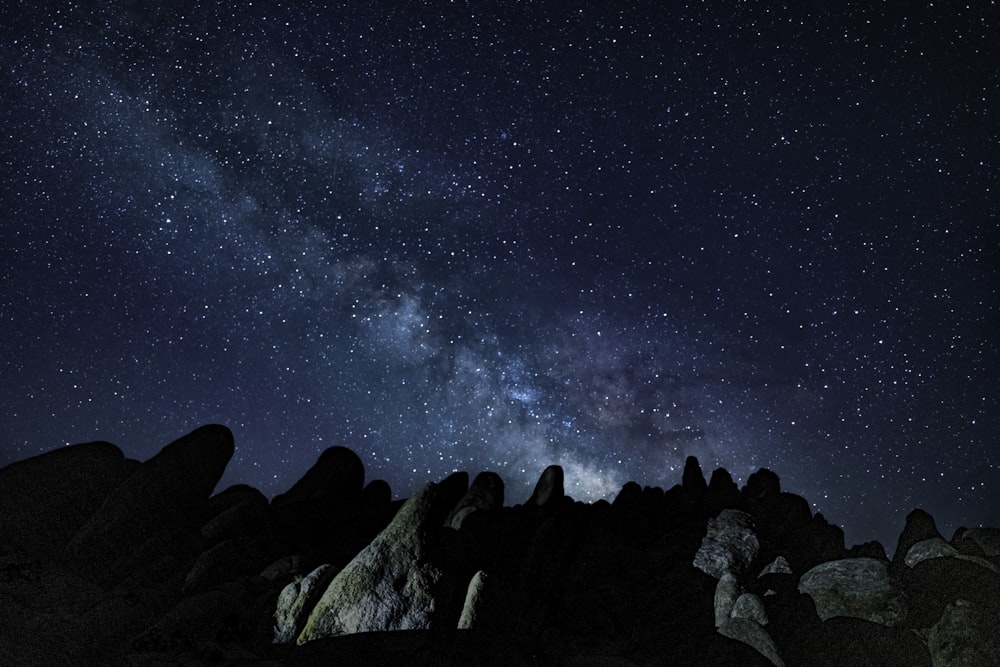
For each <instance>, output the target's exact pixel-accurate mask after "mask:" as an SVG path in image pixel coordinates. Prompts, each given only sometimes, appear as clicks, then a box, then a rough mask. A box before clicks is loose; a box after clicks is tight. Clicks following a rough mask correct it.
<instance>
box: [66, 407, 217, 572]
mask: <svg viewBox="0 0 1000 667" xmlns="http://www.w3.org/2000/svg"><path fill="white" fill-rule="evenodd" d="M232 455H233V434H232V433H231V432H230V431H229V429H228V428H226V427H225V426H221V425H218V424H210V425H208V426H202V427H201V428H198V429H196V430H194V431H192V432H191V433H189V434H188V435H186V436H184V437H182V438H179V439H178V440H175V441H174V442H172V443H170V444H169V445H167V446H166V447H164V448H163V449H162V450H161V451H160V453H158V454H157V455H156V456H154V457H153V458H151V459H149V460H148V461H146V462H145V463H143V464H142V465H140V466H138V467H137V468H136V469H135V471H134V472H133V473H132V474H131V475H130V476H129V477H128V478H127V479H126V480H125V481H124V482H122V483H121V484H120V485H119V486H118V487H117V488H116V489H115V490H114V491H113V492H112V493H111V494H109V495H108V497H107V498H106V499H105V501H104V502H103V503H102V504H101V506H100V507H99V508H98V509H97V511H96V512H94V514H93V515H92V516H91V517H90V519H89V520H88V521H87V523H86V524H84V526H83V527H82V528H81V529H80V530H79V532H77V533H76V535H75V536H74V537H73V539H72V540H71V541H70V543H69V545H68V547H67V551H68V553H69V555H70V556H71V558H72V559H73V560H74V561H75V562H76V563H77V564H78V565H79V566H80V567H81V569H83V570H84V571H87V572H89V573H91V574H94V575H98V576H100V577H102V578H108V577H110V578H115V577H116V576H120V575H121V574H122V572H121V567H122V566H125V565H128V564H129V563H128V561H129V559H130V558H131V556H132V555H133V553H134V552H135V551H136V550H137V549H138V548H140V546H141V545H144V544H147V543H151V541H154V538H156V540H155V541H158V542H162V541H163V540H162V539H160V537H161V536H173V535H177V534H179V533H182V532H186V531H196V530H197V528H198V527H200V525H201V524H202V522H203V520H204V519H205V514H206V511H207V502H208V498H209V495H210V494H211V493H212V490H213V489H214V488H215V485H216V484H217V483H218V482H219V479H220V478H221V477H222V473H223V472H224V471H225V468H226V464H228V463H229V459H230V458H231V457H232Z"/></svg>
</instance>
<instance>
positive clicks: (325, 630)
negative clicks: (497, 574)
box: [297, 478, 468, 644]
mask: <svg viewBox="0 0 1000 667" xmlns="http://www.w3.org/2000/svg"><path fill="white" fill-rule="evenodd" d="M466 480H467V478H466ZM467 484H468V482H467V481H466V486H467ZM451 487H454V488H455V489H460V490H461V492H462V493H463V494H464V492H465V489H462V488H461V486H459V485H457V484H452V483H451V481H450V479H449V480H445V481H444V482H442V483H441V484H434V483H433V482H431V483H428V484H427V485H426V486H425V487H424V488H423V489H421V490H420V491H419V492H417V493H416V494H414V495H413V496H412V497H411V498H410V499H409V500H407V501H406V503H405V504H404V505H403V507H402V508H400V510H399V512H398V513H397V514H396V516H395V517H394V518H393V520H392V522H391V523H390V524H389V525H388V526H387V527H386V528H385V530H383V531H382V532H381V533H379V535H378V536H377V537H376V538H375V539H374V540H373V541H372V542H371V544H369V545H368V546H367V547H365V548H364V549H362V550H361V552H360V553H359V554H358V555H357V556H356V557H355V558H354V559H353V560H352V561H351V562H349V563H348V564H347V565H346V567H344V569H343V570H341V571H340V572H339V573H338V574H337V576H336V577H334V579H333V581H331V582H330V585H329V586H328V587H327V589H326V591H325V592H324V593H323V595H322V597H321V598H320V600H319V601H318V602H317V604H316V606H315V608H314V609H313V610H312V612H311V613H310V615H309V618H308V620H307V621H306V624H305V627H304V628H303V630H302V633H301V634H300V635H299V637H298V640H297V642H298V643H299V644H304V643H306V642H309V641H312V640H314V639H320V638H322V637H332V636H337V635H344V634H351V633H357V632H377V631H386V630H415V629H421V628H430V627H433V626H435V625H440V624H441V623H444V624H446V625H451V627H455V626H456V625H457V621H458V618H457V617H458V613H459V612H458V609H460V605H461V600H460V599H459V600H457V601H455V600H451V599H449V598H450V596H452V595H455V594H456V593H457V589H456V588H454V583H455V582H453V581H449V580H448V579H449V577H448V576H447V575H448V573H447V572H445V571H444V569H443V568H442V567H440V565H439V564H438V563H436V562H435V560H434V555H435V554H434V551H435V546H436V544H437V543H438V542H439V541H440V531H441V528H442V526H443V523H444V518H445V516H446V515H447V513H448V511H449V510H450V509H451V508H452V507H453V505H454V503H455V502H457V501H458V500H459V498H460V496H458V497H455V496H451V497H449V495H450V494H449V493H447V491H448V490H449V489H450V488H451ZM457 594H459V595H460V593H457ZM452 606H454V608H455V610H456V611H455V618H453V619H445V620H441V619H442V617H446V616H447V614H448V612H450V611H451V607H452ZM439 620H441V623H439V622H438V621H439ZM449 621H450V622H449Z"/></svg>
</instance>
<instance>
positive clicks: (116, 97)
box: [0, 3, 1000, 550]
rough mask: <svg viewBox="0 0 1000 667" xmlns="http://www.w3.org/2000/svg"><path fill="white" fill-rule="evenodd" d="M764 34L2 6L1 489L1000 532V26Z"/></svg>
mask: <svg viewBox="0 0 1000 667" xmlns="http://www.w3.org/2000/svg"><path fill="white" fill-rule="evenodd" d="M44 4H45V3H43V5H44ZM661 4H662V5H668V7H661V6H660V5H661ZM764 7H765V6H764V5H760V6H755V5H746V4H744V3H740V4H736V5H731V4H730V3H718V4H717V6H716V7H715V8H713V7H711V6H709V7H706V6H703V5H702V4H700V3H686V4H685V3H648V4H647V3H635V4H634V5H633V6H632V8H631V9H628V10H619V9H614V8H606V9H601V8H596V7H594V8H591V7H586V8H583V7H582V6H581V7H569V6H567V7H556V6H554V5H549V4H526V5H520V4H518V5H515V4H513V3H511V4H510V5H509V6H504V5H501V6H498V7H495V6H492V5H491V6H489V7H487V6H482V7H479V6H477V5H476V4H475V3H471V4H461V3H420V4H417V3H411V4H410V5H408V6H407V7H406V8H402V9H389V6H388V4H386V5H384V6H383V5H380V4H379V3H375V4H372V5H365V6H363V7H361V6H356V5H355V4H353V3H352V4H349V5H346V6H343V7H335V6H323V7H321V6H318V5H316V4H313V3H294V4H293V5H292V6H289V7H280V6H275V5H273V3H253V4H247V5H245V6H244V5H231V4H226V3H220V4H214V3H206V4H199V3H170V4H169V5H164V6H163V7H158V8H154V7H145V6H143V5H140V4H138V3H134V4H130V5H129V7H128V8H115V9H113V10H112V9H98V8H93V7H89V8H88V7H84V6H78V5H68V6H67V7H64V8H62V9H48V8H46V7H44V6H43V7H36V6H34V5H28V6H24V7H20V8H16V9H15V8H7V9H4V10H2V13H3V16H2V20H0V25H3V26H5V27H3V28H2V29H0V37H2V46H0V49H2V50H0V60H2V63H3V75H2V78H0V96H2V99H3V100H4V103H3V105H2V109H0V129H2V130H3V140H2V144H0V164H2V167H3V172H4V178H3V185H2V186H0V197H2V199H0V203H2V206H3V217H2V219H0V226H2V242H0V248H2V251H3V262H2V264H3V267H2V269H0V271H2V273H0V279H2V282H0V323H2V324H0V326H2V330H3V333H4V335H3V337H2V342H0V381H2V387H3V388H2V389H0V411H2V414H3V418H2V421H0V464H3V463H8V462H10V461H14V460H17V459H21V458H24V457H27V456H30V455H34V454H37V453H39V452H41V451H45V450H48V449H51V448H53V447H56V446H59V445H61V444H65V443H70V442H82V441H87V440H94V439H104V440H110V441H112V442H115V443H116V444H118V445H119V446H121V447H122V448H123V449H124V450H125V452H126V454H127V455H129V456H132V457H134V458H139V459H145V458H148V457H149V456H151V455H152V454H154V453H155V452H156V451H158V449H159V448H160V447H162V446H163V445H164V444H166V442H168V441H170V440H172V439H174V438H175V437H178V436H180V435H182V434H184V433H185V432H187V431H188V430H190V429H192V428H194V427H196V426H198V425H200V424H202V423H207V422H221V423H224V424H227V425H228V426H229V427H230V428H232V430H233V431H234V434H235V437H236V443H237V452H236V455H235V457H234V460H233V462H232V463H231V465H230V467H229V469H228V471H227V473H226V477H225V478H224V480H223V485H228V484H232V483H237V482H246V483H250V484H252V485H255V486H257V487H258V488H260V489H261V490H262V491H264V492H265V493H266V494H268V495H274V494H276V493H279V492H281V491H283V490H285V489H287V488H288V487H289V486H290V485H291V484H292V483H293V482H294V481H295V480H296V479H297V478H298V477H299V476H301V474H302V473H303V472H304V471H305V470H306V469H307V468H308V467H309V466H310V465H311V464H312V463H313V462H314V461H315V460H316V458H317V456H318V455H319V453H320V452H321V451H322V450H323V449H325V448H326V447H328V446H331V445H337V444H339V445H346V446H348V447H351V448H352V449H354V450H355V451H357V452H358V453H359V454H360V455H361V457H362V459H363V460H364V461H365V463H366V467H367V470H368V476H369V478H376V477H382V478H384V479H387V480H388V481H389V482H390V483H391V485H392V487H393V489H394V491H395V493H396V494H397V496H405V495H407V494H409V493H410V492H412V490H413V489H414V488H415V487H416V486H417V485H418V484H421V483H422V482H424V481H426V480H429V479H437V478H440V477H442V476H444V475H446V474H447V473H449V472H451V471H453V470H456V469H462V470H469V471H470V472H473V473H475V472H478V471H479V470H483V469H490V470H496V471H497V472H499V473H501V475H503V477H504V478H505V480H507V484H508V502H519V501H522V500H524V499H525V498H526V497H527V495H528V494H529V493H530V488H531V485H532V484H533V483H534V481H535V480H536V479H537V477H538V475H539V473H540V472H541V470H542V469H543V468H544V467H545V466H546V465H548V464H550V463H558V464H561V465H562V466H563V467H564V468H565V470H566V479H567V491H568V492H569V493H570V494H571V495H573V496H574V497H576V498H579V499H584V500H593V499H596V498H602V497H606V498H610V497H613V496H614V494H615V492H616V491H617V490H618V489H620V488H621V486H622V484H624V483H625V482H626V481H628V480H630V479H634V480H636V481H639V482H640V483H643V484H650V485H659V486H671V485H673V484H675V483H677V482H679V480H680V472H679V471H680V469H681V467H682V466H683V462H684V458H685V457H686V456H688V455H692V454H693V455H696V456H698V457H699V459H700V460H701V463H702V466H703V467H704V468H705V469H706V471H711V470H712V469H713V468H715V467H717V466H724V467H726V468H727V469H728V470H730V471H731V472H732V473H733V475H734V476H735V477H736V478H737V479H745V478H746V476H747V475H748V474H749V473H751V472H753V471H754V470H756V469H757V468H759V467H762V466H765V467H770V468H772V469H774V470H775V471H777V472H778V473H779V475H781V478H782V482H783V486H784V488H785V489H787V490H790V491H793V492H796V493H799V494H801V495H803V496H805V497H806V498H807V499H809V500H810V501H811V502H812V503H813V506H814V509H815V510H816V511H820V512H823V514H824V515H825V516H826V517H827V518H828V519H830V520H832V521H834V522H836V523H838V524H841V525H843V526H844V527H845V529H846V532H847V537H848V541H849V542H851V541H863V540H868V539H875V538H877V539H880V540H883V541H884V542H885V543H886V546H887V547H888V548H889V549H890V550H891V549H892V547H893V546H894V540H895V535H896V533H898V531H899V529H900V528H901V527H902V522H903V519H904V517H905V515H906V513H907V512H909V511H910V510H911V509H913V508H914V507H923V508H925V509H927V510H929V511H930V512H931V513H932V514H933V515H934V516H935V517H936V518H937V519H938V523H939V527H941V528H942V531H943V532H948V531H951V530H954V528H956V527H958V525H962V524H964V525H974V524H979V523H993V524H998V523H1000V501H998V498H1000V494H998V493H997V486H998V484H1000V468H998V464H1000V453H998V452H1000V448H998V446H997V445H998V436H997V434H998V433H1000V418H998V416H997V415H998V414H1000V390H998V386H1000V385H998V381H1000V377H998V375H1000V360H998V356H1000V355H998V350H997V331H1000V317H998V311H1000V299H998V290H1000V278H998V272H1000V268H998V265H1000V250H998V246H1000V238H998V233H997V213H998V204H997V202H998V192H1000V165H998V164H997V157H998V150H1000V149H998V146H1000V135H998V131H997V130H996V122H995V121H996V109H997V108H998V102H1000V99H998V98H1000V94H998V91H1000V74H998V72H1000V69H998V68H997V67H996V64H997V63H998V62H1000V52H998V47H997V46H996V40H995V35H996V34H997V29H998V28H1000V10H998V9H997V8H996V7H995V6H994V5H993V4H988V3H973V4H972V5H971V7H963V8H961V9H959V8H957V7H953V6H951V5H948V6H941V7H938V6H936V5H933V4H932V5H928V6H921V7H917V6H912V7H909V8H907V9H905V10H904V9H895V8H893V9H888V8H885V7H869V6H867V5H865V4H848V5H844V6H842V7H840V8H838V9H827V8H824V9H812V10H804V9H797V10H792V9H786V8H778V7H777V6H774V7H771V8H764ZM946 536H950V533H948V534H947V535H946Z"/></svg>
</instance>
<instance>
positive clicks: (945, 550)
mask: <svg viewBox="0 0 1000 667" xmlns="http://www.w3.org/2000/svg"><path fill="white" fill-rule="evenodd" d="M958 555H959V553H958V550H957V549H955V547H953V546H951V545H950V544H948V543H947V542H945V541H944V539H943V538H940V537H932V538H930V539H926V540H921V541H919V542H917V543H916V544H914V545H913V546H912V547H910V549H909V551H907V552H906V557H905V558H904V561H903V562H905V563H906V565H907V567H913V566H914V565H916V564H917V563H919V562H921V561H925V560H927V559H928V558H952V557H955V556H958Z"/></svg>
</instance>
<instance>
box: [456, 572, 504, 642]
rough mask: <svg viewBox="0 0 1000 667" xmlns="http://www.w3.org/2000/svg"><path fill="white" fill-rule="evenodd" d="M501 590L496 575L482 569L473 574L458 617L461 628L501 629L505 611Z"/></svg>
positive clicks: (479, 629)
mask: <svg viewBox="0 0 1000 667" xmlns="http://www.w3.org/2000/svg"><path fill="white" fill-rule="evenodd" d="M502 598H503V596H502V591H501V590H500V588H499V582H498V581H497V578H496V577H491V576H489V575H488V574H486V573H485V572H483V571H482V570H479V571H478V572H476V574H474V575H473V577H472V580H471V581H470V582H469V588H468V590H467V591H466V594H465V604H464V605H463V606H462V615H461V616H460V617H459V619H458V627H459V629H461V630H478V631H482V630H493V631H497V630H503V629H504V628H505V627H506V624H505V620H506V613H505V611H504V608H503V599H502Z"/></svg>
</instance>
